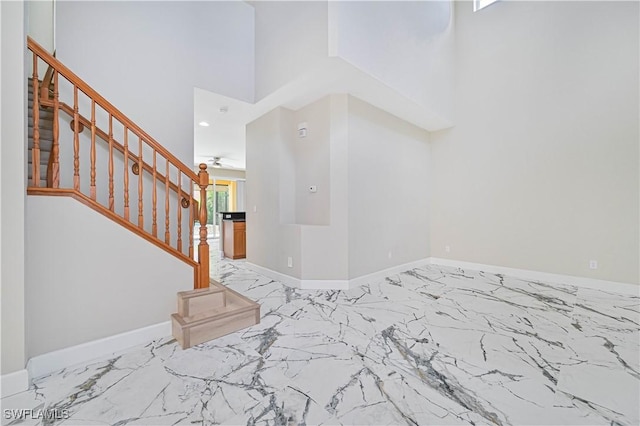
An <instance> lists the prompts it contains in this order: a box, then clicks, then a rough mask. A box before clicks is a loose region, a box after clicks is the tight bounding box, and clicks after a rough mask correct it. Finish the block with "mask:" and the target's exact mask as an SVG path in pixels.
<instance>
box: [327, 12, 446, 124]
mask: <svg viewBox="0 0 640 426" xmlns="http://www.w3.org/2000/svg"><path fill="white" fill-rule="evenodd" d="M452 9H453V2H450V1H400V2H398V1H392V2H389V1H344V2H329V54H330V55H332V56H338V57H340V58H342V59H344V60H345V61H347V62H349V63H350V64H352V65H354V66H355V67H357V68H359V69H360V70H362V71H364V72H366V73H368V74H370V75H372V76H374V77H375V78H377V79H379V80H380V81H382V82H383V83H384V84H386V85H388V86H389V87H391V88H393V89H394V90H396V91H397V92H398V93H400V94H402V95H404V96H406V97H408V98H409V99H412V100H414V101H416V102H417V103H419V104H421V105H423V106H426V107H429V108H430V109H431V110H432V111H435V112H437V113H438V114H439V115H441V116H442V117H444V118H445V119H447V120H451V118H452V117H451V116H452V111H453V102H452V93H453V66H454V64H453V54H454V38H453V28H452V25H451V24H452V21H453V17H452Z"/></svg>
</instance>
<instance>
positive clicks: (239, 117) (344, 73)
mask: <svg viewBox="0 0 640 426" xmlns="http://www.w3.org/2000/svg"><path fill="white" fill-rule="evenodd" d="M332 93H349V94H351V95H353V96H355V97H357V98H360V99H362V100H363V101H365V102H368V103H370V104H372V105H374V106H376V107H378V108H380V109H382V110H385V111H387V112H389V113H391V114H393V115H395V116H397V117H400V118H401V119H403V120H405V121H408V122H410V123H412V124H414V125H416V126H418V127H420V128H423V129H425V130H429V131H435V130H440V129H444V128H447V127H450V126H451V123H450V122H449V121H448V120H447V119H444V118H443V117H441V116H439V115H438V114H436V113H435V112H434V109H432V108H430V107H428V106H425V105H422V104H421V103H419V102H416V101H415V100H413V99H410V98H408V97H406V96H404V95H402V94H400V93H398V92H397V91H396V90H394V89H392V88H390V87H389V86H387V85H385V84H384V83H382V82H381V81H380V80H378V79H376V78H375V77H372V76H371V75H369V74H367V73H365V72H363V71H361V70H359V69H358V68H356V67H354V66H353V65H351V64H349V63H348V62H346V61H344V60H342V59H340V58H335V57H334V58H327V60H326V61H325V63H324V64H323V65H322V66H318V67H316V68H315V69H314V70H313V71H311V72H309V73H307V74H305V75H303V76H302V77H300V78H298V79H296V80H294V81H292V82H290V83H288V84H286V85H284V86H282V87H281V88H280V89H278V90H276V91H275V92H274V93H272V94H270V95H268V96H266V97H265V98H263V99H261V100H260V101H258V102H257V103H248V102H244V101H240V100H238V99H233V98H229V97H227V96H223V95H219V94H216V93H212V92H208V91H206V90H201V89H195V94H194V126H195V132H194V135H195V149H194V157H195V163H196V164H199V163H201V162H204V163H206V162H207V160H209V159H211V158H212V157H214V156H215V157H222V159H221V163H222V164H223V165H224V166H225V168H229V169H241V170H244V169H245V126H246V124H248V123H250V122H251V121H253V120H255V119H256V118H259V117H260V116H262V115H264V114H266V113H267V112H269V111H271V110H273V109H274V108H277V107H279V106H282V107H285V108H289V109H292V110H297V109H299V108H302V107H304V106H305V105H308V104H309V103H311V102H314V101H316V100H318V99H320V98H322V97H324V96H326V95H329V94H332ZM223 107H226V108H227V112H226V113H221V112H220V108H223ZM200 121H206V122H208V123H209V127H202V126H199V125H198V123H199V122H200Z"/></svg>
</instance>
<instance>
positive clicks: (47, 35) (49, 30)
mask: <svg viewBox="0 0 640 426" xmlns="http://www.w3.org/2000/svg"><path fill="white" fill-rule="evenodd" d="M25 4H26V5H27V15H28V26H29V28H28V30H27V33H28V34H29V36H30V37H31V38H32V39H34V40H35V41H36V42H38V44H39V45H40V46H42V47H44V48H45V49H47V51H49V52H53V50H54V49H55V47H54V38H55V35H54V28H53V21H54V2H53V0H37V1H33V0H31V1H27V2H25ZM45 71H46V67H45ZM40 75H44V74H40Z"/></svg>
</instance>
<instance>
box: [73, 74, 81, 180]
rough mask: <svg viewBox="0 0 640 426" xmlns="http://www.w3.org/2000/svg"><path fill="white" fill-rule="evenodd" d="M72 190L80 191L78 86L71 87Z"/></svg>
mask: <svg viewBox="0 0 640 426" xmlns="http://www.w3.org/2000/svg"><path fill="white" fill-rule="evenodd" d="M73 189H75V190H76V191H80V120H79V115H78V86H75V85H74V86H73Z"/></svg>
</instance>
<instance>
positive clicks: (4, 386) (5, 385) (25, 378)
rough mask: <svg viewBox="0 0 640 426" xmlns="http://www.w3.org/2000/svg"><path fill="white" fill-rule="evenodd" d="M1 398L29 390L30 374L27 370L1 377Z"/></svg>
mask: <svg viewBox="0 0 640 426" xmlns="http://www.w3.org/2000/svg"><path fill="white" fill-rule="evenodd" d="M0 389H1V390H0V397H2V398H4V397H7V396H11V395H15V394H17V393H20V392H24V391H26V390H28V389H29V372H28V371H27V370H26V369H23V370H18V371H16V372H14V373H9V374H3V375H2V376H0Z"/></svg>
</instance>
